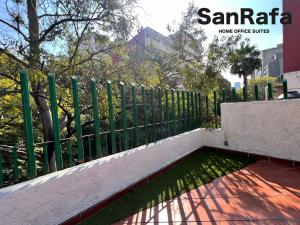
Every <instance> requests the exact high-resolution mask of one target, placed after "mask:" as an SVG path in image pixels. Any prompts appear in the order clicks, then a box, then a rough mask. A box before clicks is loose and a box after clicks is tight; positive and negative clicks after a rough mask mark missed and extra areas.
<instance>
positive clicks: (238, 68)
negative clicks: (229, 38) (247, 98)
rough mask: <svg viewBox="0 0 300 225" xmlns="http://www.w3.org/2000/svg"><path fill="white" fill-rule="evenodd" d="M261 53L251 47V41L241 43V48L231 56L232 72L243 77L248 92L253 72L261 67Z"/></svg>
mask: <svg viewBox="0 0 300 225" xmlns="http://www.w3.org/2000/svg"><path fill="white" fill-rule="evenodd" d="M259 56H260V51H259V50H257V49H256V47H255V46H251V45H250V43H249V40H246V41H243V42H241V43H240V47H239V48H237V49H235V51H233V53H232V54H230V55H229V61H230V71H231V73H232V74H237V75H238V76H239V77H241V76H243V78H244V86H245V89H246V90H247V87H248V79H247V77H248V76H249V75H251V73H252V72H253V71H255V70H256V69H259V68H260V67H261V59H260V58H259Z"/></svg>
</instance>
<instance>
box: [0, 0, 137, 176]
mask: <svg viewBox="0 0 300 225" xmlns="http://www.w3.org/2000/svg"><path fill="white" fill-rule="evenodd" d="M135 3H136V1H135V0H112V1H107V0H100V1H99V0H85V1H82V0H63V1H60V0H45V1H37V0H27V1H15V0H10V1H5V7H4V8H5V9H6V11H5V12H3V13H2V14H1V16H0V24H1V27H0V29H1V33H2V36H1V40H0V41H1V42H0V53H4V54H6V55H7V56H8V57H9V58H10V59H12V60H14V62H16V63H18V65H21V66H22V67H23V68H26V69H28V71H29V75H30V83H31V88H32V92H31V95H32V96H33V99H34V102H35V104H36V106H37V110H38V111H39V116H40V119H41V122H42V127H43V134H44V140H45V141H51V140H53V127H52V118H51V113H50V110H49V107H48V101H47V97H48V96H47V93H46V91H45V87H46V85H45V83H46V82H45V81H46V79H45V75H46V73H47V72H49V71H51V68H49V67H48V58H49V57H51V55H53V54H57V52H55V51H54V49H55V46H57V45H58V46H62V54H63V55H65V56H66V57H68V56H67V54H66V48H65V46H67V43H68V42H70V41H73V45H74V48H73V51H72V54H71V55H70V57H68V67H69V68H72V67H73V66H78V65H79V64H80V63H84V62H86V61H89V60H91V59H93V58H94V57H95V56H96V55H98V54H99V53H102V52H105V51H107V50H108V49H111V48H113V47H115V46H118V45H119V40H126V39H127V36H128V35H129V33H130V31H131V29H132V28H133V23H132V22H133V21H134V19H135V18H134V16H133V15H132V14H131V13H130V12H132V11H133V10H132V7H133V6H134V4H135ZM91 31H95V32H98V33H100V34H102V35H109V36H111V37H114V39H115V41H114V42H112V45H110V46H107V48H105V49H103V48H100V49H97V50H96V51H93V52H90V54H89V55H87V56H86V57H85V58H84V59H83V58H82V59H78V58H77V53H78V51H79V49H80V45H81V44H82V39H83V37H84V36H85V34H86V33H88V32H91ZM5 75H6V78H8V77H9V78H10V79H11V80H17V79H16V77H14V74H5ZM53 150H54V149H53V146H51V145H50V146H49V159H50V169H51V171H55V170H56V166H55V158H54V157H53V156H54V154H53Z"/></svg>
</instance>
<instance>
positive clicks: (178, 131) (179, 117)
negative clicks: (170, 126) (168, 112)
mask: <svg viewBox="0 0 300 225" xmlns="http://www.w3.org/2000/svg"><path fill="white" fill-rule="evenodd" d="M176 95H177V131H176V133H177V134H178V133H180V127H181V114H180V92H179V90H177V91H176Z"/></svg>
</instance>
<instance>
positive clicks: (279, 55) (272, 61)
mask: <svg viewBox="0 0 300 225" xmlns="http://www.w3.org/2000/svg"><path fill="white" fill-rule="evenodd" d="M261 57H262V75H263V76H264V75H268V76H272V77H280V76H281V74H283V45H282V44H279V45H277V46H276V47H275V48H269V49H265V50H262V52H261Z"/></svg>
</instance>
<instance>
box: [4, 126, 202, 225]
mask: <svg viewBox="0 0 300 225" xmlns="http://www.w3.org/2000/svg"><path fill="white" fill-rule="evenodd" d="M200 133H201V129H197V130H193V131H190V132H186V133H184V134H180V135H177V136H174V137H170V138H167V139H164V140H161V141H159V142H157V143H154V144H149V145H147V146H141V147H138V148H135V149H132V150H129V151H126V152H121V153H118V154H115V155H112V156H108V157H104V158H101V159H98V160H94V161H91V162H88V163H84V164H82V165H79V166H76V167H72V168H69V169H65V170H62V171H59V172H56V173H53V174H49V175H46V176H42V177H38V178H35V179H33V180H30V181H27V182H24V183H20V184H17V185H13V186H10V187H6V188H3V189H0V204H1V208H0V224H6V225H9V224H22V225H25V224H28V225H29V224H30V225H34V224H43V225H46V224H59V223H62V222H63V221H66V220H68V219H70V218H71V217H73V216H75V215H77V214H79V213H80V212H82V211H84V210H86V209H88V208H89V207H91V206H93V205H95V204H97V203H99V202H101V201H103V200H105V199H107V198H108V197H110V196H112V195H114V194H115V193H118V192H120V191H122V190H123V189H126V188H127V187H128V186H130V185H132V184H134V183H137V182H138V181H139V180H141V179H143V178H145V177H148V176H149V175H151V174H153V173H155V172H156V171H158V170H160V169H162V168H164V167H166V166H168V165H169V164H172V163H173V162H174V161H176V160H178V159H180V158H182V157H184V156H185V155H187V154H190V153H191V152H193V151H195V150H197V149H198V148H200V147H202V146H203V144H202V140H201V135H200Z"/></svg>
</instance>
